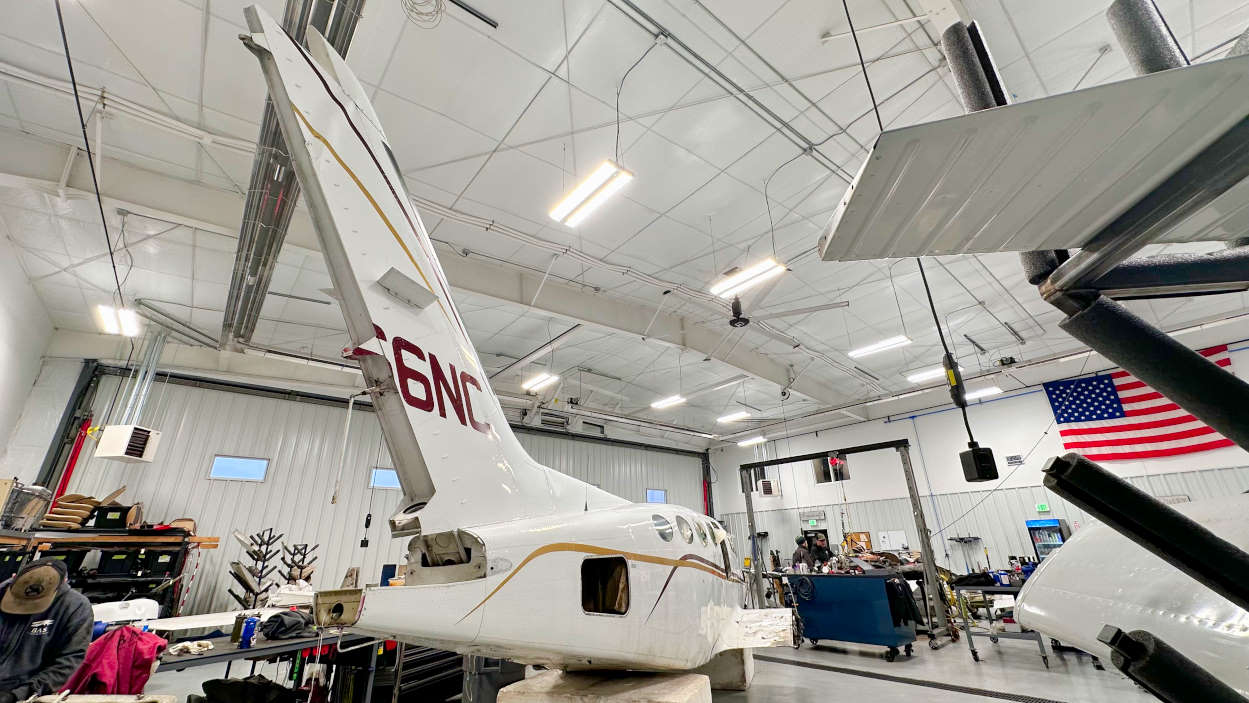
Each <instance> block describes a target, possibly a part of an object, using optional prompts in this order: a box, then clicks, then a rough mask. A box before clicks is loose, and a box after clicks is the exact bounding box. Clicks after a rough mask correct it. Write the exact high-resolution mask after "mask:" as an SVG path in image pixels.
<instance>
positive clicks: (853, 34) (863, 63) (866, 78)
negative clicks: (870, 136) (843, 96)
mask: <svg viewBox="0 0 1249 703" xmlns="http://www.w3.org/2000/svg"><path fill="white" fill-rule="evenodd" d="M841 7H842V8H843V9H844V10H845V11H846V24H848V25H850V37H851V38H852V39H854V50H855V52H856V53H858V55H859V68H861V69H863V82H864V83H866V84H867V97H869V98H871V100H872V112H875V113H876V126H877V127H879V128H880V131H882V132H883V131H885V123H884V122H882V121H881V120H880V106H879V105H877V104H876V93H875V92H873V91H872V79H871V77H869V76H868V75H867V62H866V61H864V60H863V49H862V48H860V47H859V34H858V32H856V31H854V20H852V19H850V5H849V4H847V3H846V0H841Z"/></svg>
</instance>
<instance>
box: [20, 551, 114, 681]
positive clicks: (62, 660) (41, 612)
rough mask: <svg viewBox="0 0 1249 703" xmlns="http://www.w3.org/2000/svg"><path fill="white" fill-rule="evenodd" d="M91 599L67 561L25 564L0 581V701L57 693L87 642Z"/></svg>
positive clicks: (79, 660) (89, 631)
mask: <svg viewBox="0 0 1249 703" xmlns="http://www.w3.org/2000/svg"><path fill="white" fill-rule="evenodd" d="M91 623H92V614H91V603H90V601H88V600H87V598H86V596H84V595H82V594H81V593H79V592H78V591H75V590H73V589H71V588H70V587H69V580H68V577H67V572H66V570H65V564H64V563H62V562H61V561H58V560H54V559H37V560H34V561H31V562H29V563H27V564H26V565H25V566H23V567H22V569H21V571H19V572H17V575H16V576H14V577H13V578H11V579H9V580H8V581H5V582H4V583H0V703H14V701H21V700H25V699H27V698H30V697H32V696H39V695H44V694H48V693H55V692H57V691H58V690H59V689H60V688H61V687H62V686H64V685H65V682H66V681H68V680H69V677H70V675H72V674H73V673H74V670H75V669H77V668H78V666H79V665H80V664H82V660H83V657H84V656H85V655H86V653H87V646H88V645H89V644H91Z"/></svg>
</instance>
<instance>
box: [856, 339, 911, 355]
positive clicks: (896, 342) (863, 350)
mask: <svg viewBox="0 0 1249 703" xmlns="http://www.w3.org/2000/svg"><path fill="white" fill-rule="evenodd" d="M910 343H911V338H910V337H907V336H905V335H901V334H900V335H898V336H896V337H889V338H888V339H882V340H880V341H879V342H876V343H874V344H869V345H867V346H866V347H859V348H858V349H852V350H850V351H849V352H847V353H846V356H848V357H850V358H851V359H857V358H859V357H861V356H869V355H871V354H876V353H878V352H883V351H885V350H886V349H897V348H898V347H905V346H906V345H908V344H910Z"/></svg>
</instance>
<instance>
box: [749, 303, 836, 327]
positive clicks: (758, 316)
mask: <svg viewBox="0 0 1249 703" xmlns="http://www.w3.org/2000/svg"><path fill="white" fill-rule="evenodd" d="M849 306H850V301H849V300H838V301H835V302H832V303H823V304H821V305H811V306H808V307H805V308H793V309H792V310H764V311H763V312H759V313H755V314H754V316H753V317H746V316H744V315H742V299H741V298H739V297H737V296H733V303H732V311H733V316H732V317H730V318H729V326H730V327H745V326H746V325H749V324H750V321H751V320H752V319H753V320H756V321H764V320H775V319H776V318H779V317H792V316H794V315H805V314H807V313H812V312H819V311H821V310H832V309H833V308H844V307H849Z"/></svg>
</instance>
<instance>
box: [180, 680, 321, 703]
mask: <svg viewBox="0 0 1249 703" xmlns="http://www.w3.org/2000/svg"><path fill="white" fill-rule="evenodd" d="M203 687H204V695H205V696H207V698H208V701H209V703H297V701H298V700H299V696H298V692H297V691H292V690H291V689H289V688H286V687H284V686H282V685H280V684H277V683H274V682H273V681H270V680H269V679H267V678H265V677H263V676H261V675H260V674H256V675H255V676H248V677H247V678H245V679H213V680H211V681H205V682H204V683H203Z"/></svg>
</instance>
